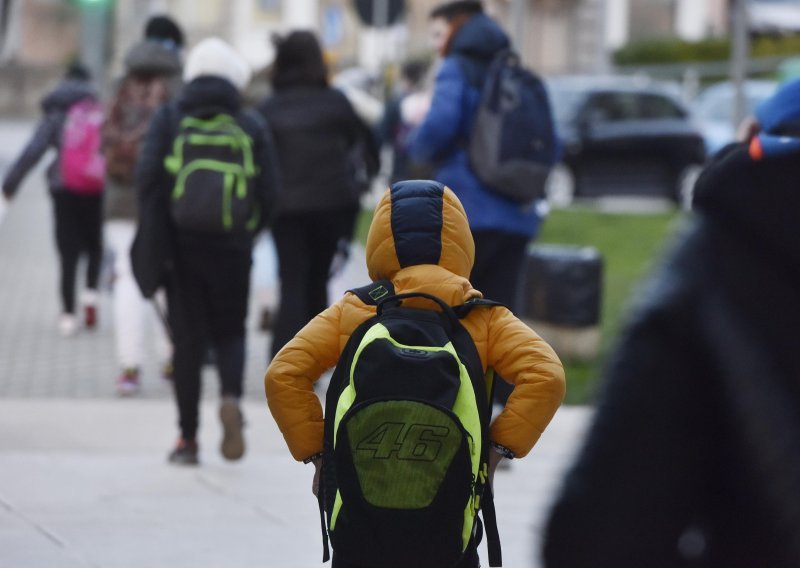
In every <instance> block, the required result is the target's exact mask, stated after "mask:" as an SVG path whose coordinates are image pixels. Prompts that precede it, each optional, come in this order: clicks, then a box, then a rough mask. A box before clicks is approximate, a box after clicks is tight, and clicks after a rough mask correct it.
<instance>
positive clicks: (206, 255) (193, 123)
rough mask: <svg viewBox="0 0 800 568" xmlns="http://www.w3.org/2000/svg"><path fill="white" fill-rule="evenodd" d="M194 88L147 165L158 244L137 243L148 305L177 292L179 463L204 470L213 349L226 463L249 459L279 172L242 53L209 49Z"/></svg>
mask: <svg viewBox="0 0 800 568" xmlns="http://www.w3.org/2000/svg"><path fill="white" fill-rule="evenodd" d="M184 80H185V81H186V86H185V87H184V89H183V91H182V93H181V95H180V96H179V98H178V100H177V101H176V102H173V103H169V104H167V105H165V106H163V107H161V108H160V109H159V110H158V112H157V113H156V115H155V116H154V118H153V121H152V123H151V126H150V130H149V132H148V134H147V137H146V140H145V144H144V147H143V149H142V153H141V155H140V161H139V165H138V169H137V185H138V188H139V191H140V195H139V200H140V211H141V212H142V215H143V217H142V219H141V222H140V227H141V231H150V232H151V234H150V235H146V234H142V232H140V234H139V235H137V242H138V243H139V245H138V246H135V247H134V254H135V255H136V257H137V258H136V259H135V262H134V265H135V266H136V270H137V272H138V273H137V280H138V281H139V284H140V286H141V287H142V288H143V292H145V294H147V292H148V290H147V288H150V289H154V288H156V287H157V286H158V284H159V283H161V282H163V283H165V284H166V288H167V298H168V302H167V303H168V308H169V323H170V328H171V331H172V334H173V341H174V344H175V355H174V369H175V370H174V382H175V394H176V398H177V404H178V413H179V419H180V420H179V422H180V431H181V435H180V438H179V440H178V444H177V445H176V447H175V448H174V450H173V451H172V452H171V453H170V455H169V461H170V462H171V463H175V464H179V465H194V464H197V463H198V462H199V458H198V445H197V439H196V435H197V429H198V407H199V403H200V371H201V367H202V365H203V362H204V360H205V358H206V355H207V351H208V348H209V346H210V347H211V348H212V350H213V352H214V355H215V360H216V365H217V368H218V371H219V374H220V379H221V383H222V388H221V395H222V403H221V405H220V419H221V421H222V426H223V431H224V432H223V440H222V444H221V451H222V455H223V457H225V458H226V459H229V460H237V459H240V458H241V457H242V455H243V454H244V450H245V447H244V438H243V435H242V427H243V419H242V414H241V411H240V408H239V399H240V397H241V394H242V383H243V380H244V361H245V319H246V316H247V306H248V299H249V286H250V268H251V264H252V259H251V256H252V247H253V239H254V236H255V235H256V234H257V232H258V231H259V230H261V229H262V228H263V227H264V226H265V225H266V223H267V222H268V220H269V218H270V214H271V210H272V202H273V196H274V194H275V187H276V173H277V172H276V165H275V161H274V158H273V148H272V142H271V139H270V136H269V134H268V131H267V128H266V125H265V124H264V122H263V120H262V119H261V118H260V117H259V116H258V115H256V114H255V113H250V112H246V111H244V110H243V109H242V103H241V95H240V93H241V91H242V89H244V88H245V87H246V86H247V83H248V82H249V80H250V68H249V66H248V65H247V63H246V62H245V61H244V60H243V59H242V58H241V56H239V55H238V54H237V52H236V51H235V50H234V49H233V48H232V47H230V46H229V45H228V44H227V43H225V42H223V41H222V40H220V39H217V38H209V39H206V40H203V41H202V42H200V43H199V44H198V45H197V46H196V47H195V48H194V49H193V50H192V51H191V53H190V54H189V57H188V59H187V62H186V67H185V69H184ZM166 244H170V245H171V248H170V247H167V246H165V245H166ZM148 259H149V262H148Z"/></svg>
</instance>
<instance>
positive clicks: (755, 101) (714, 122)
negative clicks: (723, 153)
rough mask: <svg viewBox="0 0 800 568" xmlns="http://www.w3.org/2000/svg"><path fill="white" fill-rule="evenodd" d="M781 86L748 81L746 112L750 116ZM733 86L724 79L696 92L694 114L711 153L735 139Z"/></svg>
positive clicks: (746, 85) (764, 81) (771, 82)
mask: <svg viewBox="0 0 800 568" xmlns="http://www.w3.org/2000/svg"><path fill="white" fill-rule="evenodd" d="M777 88H778V82H777V81H766V80H748V81H745V82H744V98H745V111H746V113H747V115H748V116H752V115H753V114H754V113H755V110H756V108H758V105H760V104H761V103H762V102H764V101H765V100H766V99H768V98H769V97H771V96H772V95H773V93H774V92H775V90H776V89H777ZM734 94H735V93H734V86H733V83H731V82H730V81H723V82H721V83H716V84H714V85H711V86H710V87H707V88H706V89H704V90H703V91H701V92H700V94H699V95H697V98H696V99H695V100H694V102H693V103H692V115H693V116H694V119H695V122H696V123H697V125H698V126H699V128H700V131H701V132H702V133H703V138H704V139H705V142H706V151H707V152H708V154H709V155H712V154H716V153H717V151H718V150H719V149H720V148H722V147H723V146H726V145H727V144H729V143H731V142H733V141H734V139H735V137H736V124H735V120H734V116H733V115H734V112H735V109H734V106H735V100H734Z"/></svg>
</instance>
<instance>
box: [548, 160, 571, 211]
mask: <svg viewBox="0 0 800 568" xmlns="http://www.w3.org/2000/svg"><path fill="white" fill-rule="evenodd" d="M545 195H546V196H547V202H548V203H549V204H550V206H551V207H553V208H563V207H568V206H570V205H571V204H572V202H573V201H574V200H575V174H573V173H572V170H570V169H569V166H565V165H564V164H557V165H556V166H555V167H554V168H553V169H552V171H551V172H550V175H549V176H548V177H547V181H546V182H545Z"/></svg>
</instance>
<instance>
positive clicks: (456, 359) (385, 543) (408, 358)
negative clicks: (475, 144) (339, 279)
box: [265, 180, 565, 568]
mask: <svg viewBox="0 0 800 568" xmlns="http://www.w3.org/2000/svg"><path fill="white" fill-rule="evenodd" d="M474 255H475V245H474V243H473V240H472V235H471V234H470V231H469V224H468V221H467V216H466V213H465V212H464V208H463V207H462V206H461V203H460V201H459V200H458V198H457V197H456V195H455V193H453V191H451V190H450V189H449V188H447V187H445V186H444V185H443V184H441V183H438V182H435V181H427V180H416V181H404V182H398V183H396V184H394V185H393V186H392V188H391V189H390V190H389V191H387V192H386V193H385V194H384V196H383V198H382V199H381V202H380V203H379V204H378V207H377V209H376V211H375V216H374V218H373V221H372V225H371V227H370V231H369V236H368V238H367V246H366V257H367V266H368V268H369V275H370V278H371V279H372V283H370V284H368V285H366V286H364V287H362V288H358V289H354V290H351V291H350V292H348V293H347V294H345V296H344V297H343V298H341V299H340V300H339V301H338V302H336V303H335V304H333V305H332V306H331V307H329V308H328V309H327V310H325V311H324V312H322V313H321V314H319V315H318V316H317V317H316V318H314V319H313V320H312V321H311V322H310V323H308V325H306V326H305V327H304V328H303V329H302V330H301V331H300V332H299V333H298V334H297V335H296V336H295V337H294V338H293V339H292V340H291V341H289V343H287V344H286V345H285V346H284V347H283V349H281V350H280V352H279V353H278V354H277V355H276V356H275V358H274V359H273V360H272V363H271V365H270V366H269V369H268V370H267V373H266V376H265V390H266V396H267V402H268V404H269V408H270V411H271V412H272V415H273V417H274V418H275V420H276V422H277V424H278V426H279V428H280V430H281V432H282V433H283V436H284V438H285V440H286V443H287V445H288V446H289V450H290V451H291V453H292V456H293V457H294V458H295V459H296V460H298V461H303V462H306V463H313V464H314V466H315V468H316V473H315V476H314V482H313V489H314V492H315V493H316V494H317V497H318V499H319V503H320V510H321V512H323V513H324V515H323V518H322V530H323V537H324V542H325V555H324V559H327V558H328V547H327V543H328V541H327V538H328V536H330V539H331V543H332V544H333V550H334V555H333V566H334V567H335V568H354V567H358V568H378V567H380V568H401V567H402V568H406V567H408V566H414V567H415V568H434V567H435V568H444V567H447V568H475V567H477V566H479V559H478V552H477V544H478V543H479V542H480V539H481V532H482V531H481V528H480V527H481V523H480V522H479V521H478V520H477V515H478V512H479V511H480V510H482V511H483V519H484V523H483V524H484V526H485V532H486V535H487V542H488V545H489V546H488V548H489V562H490V565H491V566H499V565H500V563H501V558H500V547H499V536H498V534H497V530H496V524H495V521H494V514H493V513H494V507H493V501H492V492H491V484H492V477H493V473H494V470H495V468H496V467H497V464H498V463H499V462H500V461H501V460H502V459H503V458H504V457H505V458H508V459H512V458H522V457H524V456H525V455H527V454H528V452H530V450H531V449H532V448H533V446H534V444H535V443H536V441H537V440H538V438H539V436H540V435H541V433H542V432H543V431H544V429H545V427H546V426H547V425H548V423H549V422H550V420H551V419H552V417H553V415H554V414H555V412H556V410H557V409H558V407H559V405H560V404H561V401H562V399H563V397H564V392H565V378H564V369H563V367H562V365H561V362H560V361H559V359H558V357H557V355H556V354H555V352H554V351H553V349H552V348H551V347H550V346H549V345H548V344H547V343H546V342H545V341H544V340H542V338H541V337H539V336H538V335H537V334H536V333H535V332H534V331H533V330H532V329H531V328H529V327H528V326H527V325H525V324H524V323H523V322H522V321H520V320H519V319H518V318H517V317H516V316H514V314H513V313H512V312H511V311H510V310H509V309H508V308H506V307H505V306H503V305H501V304H498V303H496V302H492V301H490V300H486V299H484V298H483V297H482V294H481V292H479V291H478V290H475V289H474V288H473V287H472V285H471V284H470V282H469V280H468V279H467V276H468V275H469V272H470V269H471V268H472V263H473V261H474V258H475V257H474ZM334 367H335V370H334V373H333V376H332V378H331V382H330V385H329V387H328V391H327V395H326V405H325V406H326V407H325V412H324V414H323V409H322V406H321V404H320V402H319V399H318V398H317V395H316V394H315V392H314V383H316V382H317V380H319V378H320V377H321V376H322V375H323V374H324V373H325V372H326V371H327V370H328V369H331V368H334ZM494 371H496V372H497V374H498V375H499V376H502V377H503V378H504V379H505V380H507V381H510V382H512V383H513V384H514V385H515V387H516V388H515V389H514V391H513V393H512V394H511V397H510V398H509V401H508V404H507V405H506V407H505V409H504V410H503V411H502V412H501V413H500V415H499V416H498V417H497V418H496V419H495V420H494V422H492V423H491V424H490V417H491V405H490V404H489V400H490V399H491V394H492V390H493V376H494Z"/></svg>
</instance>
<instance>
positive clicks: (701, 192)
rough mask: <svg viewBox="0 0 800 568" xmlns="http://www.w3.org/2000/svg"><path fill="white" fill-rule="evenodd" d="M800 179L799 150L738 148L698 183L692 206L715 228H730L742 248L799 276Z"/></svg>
mask: <svg viewBox="0 0 800 568" xmlns="http://www.w3.org/2000/svg"><path fill="white" fill-rule="evenodd" d="M793 140H795V139H793ZM723 152H725V151H724V150H723ZM798 179H800V148H798V147H797V146H795V148H794V151H788V150H787V151H784V152H783V153H780V154H773V155H763V156H758V155H755V156H754V155H753V153H752V151H751V148H749V147H748V145H747V144H737V145H735V146H732V147H730V148H729V149H728V151H727V153H725V154H724V155H722V156H720V157H718V158H717V159H716V160H715V162H714V163H712V164H711V165H710V166H709V167H708V168H707V171H706V172H705V173H704V174H703V176H701V178H700V179H699V180H698V183H697V186H696V188H695V199H694V207H695V209H696V210H697V211H698V212H699V213H701V214H702V215H703V216H704V217H706V218H707V219H709V220H711V221H713V222H715V223H716V224H717V226H720V227H726V233H727V234H729V235H731V236H732V238H735V239H738V240H739V241H741V243H742V245H743V246H747V247H749V248H751V249H753V251H754V252H755V253H756V254H758V255H761V256H765V257H769V258H770V262H771V263H772V264H774V265H777V266H780V267H785V268H788V269H791V270H793V271H794V273H795V275H796V276H800V231H798V219H800V191H798V187H797V180H798Z"/></svg>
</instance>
